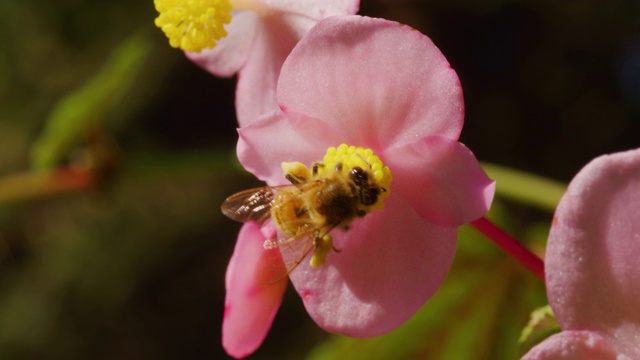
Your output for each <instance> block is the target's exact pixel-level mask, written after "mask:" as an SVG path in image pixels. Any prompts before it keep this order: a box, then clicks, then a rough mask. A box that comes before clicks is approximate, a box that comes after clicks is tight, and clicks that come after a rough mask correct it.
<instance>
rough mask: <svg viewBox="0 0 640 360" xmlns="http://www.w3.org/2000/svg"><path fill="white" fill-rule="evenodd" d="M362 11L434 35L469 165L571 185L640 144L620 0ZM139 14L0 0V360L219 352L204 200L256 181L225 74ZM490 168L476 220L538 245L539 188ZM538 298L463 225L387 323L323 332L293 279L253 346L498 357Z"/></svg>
mask: <svg viewBox="0 0 640 360" xmlns="http://www.w3.org/2000/svg"><path fill="white" fill-rule="evenodd" d="M360 13H361V14H363V15H369V16H377V17H384V18H387V19H391V20H396V21H400V22H403V23H406V24H409V25H411V26H413V27H415V28H417V29H418V30H420V31H422V32H423V33H425V34H427V35H428V36H430V37H431V38H432V39H433V40H434V42H435V43H436V45H438V47H439V48H440V49H441V50H442V52H443V53H444V54H445V55H446V56H447V58H448V59H449V61H450V62H451V64H452V66H453V68H454V69H456V70H457V71H458V74H459V76H460V78H461V81H462V84H463V88H464V91H465V100H466V123H465V129H464V130H463V134H462V138H461V141H462V142H464V143H465V144H466V145H467V146H468V147H469V148H471V149H472V150H473V151H474V153H475V154H476V156H477V157H478V159H480V160H481V161H483V162H488V163H493V164H499V165H503V166H507V167H511V168H515V169H520V170H524V171H527V172H531V173H535V174H538V175H542V176H545V177H548V178H551V179H555V180H558V181H561V182H564V183H567V182H568V181H569V180H570V179H571V178H572V176H573V175H574V174H575V173H576V172H577V171H578V170H579V169H580V168H581V167H582V166H583V165H584V164H586V163H587V162H588V161H589V160H590V159H591V158H593V157H595V156H598V155H601V154H604V153H610V152H615V151H621V150H626V149H631V148H635V147H638V146H639V145H640V36H639V35H640V3H639V2H637V1H635V0H634V1H612V2H601V1H598V0H573V1H552V0H543V1H517V0H511V1H509V0H484V1H424V0H423V1H419V0H411V1H409V0H404V1H401V0H393V1H390V0H387V1H384V0H363V1H362V4H361V12H360ZM155 16H156V14H155V10H154V7H153V2H152V1H150V0H149V1H145V2H143V1H135V2H131V1H125V0H110V1H97V0H94V1H89V0H57V1H50V2H42V1H36V0H0V25H2V27H1V28H0V29H1V30H0V31H1V32H0V99H1V101H0V104H1V106H0V358H1V359H42V358H47V359H76V358H77V359H86V358H91V359H176V358H182V359H205V358H206V359H211V358H225V357H226V354H225V352H224V350H223V349H222V346H221V344H220V327H221V322H222V311H223V304H224V271H225V268H226V264H227V261H228V259H229V257H230V255H231V253H232V251H233V246H234V243H235V237H236V234H237V231H238V229H239V226H240V225H239V224H236V223H233V222H232V221H230V220H228V219H225V218H223V217H222V215H221V214H220V211H219V205H220V204H221V202H222V200H223V199H224V198H225V197H226V196H228V195H229V194H231V193H233V192H235V191H238V190H240V189H244V188H247V187H250V186H256V185H258V184H259V183H258V182H257V181H256V180H255V179H253V178H252V177H251V176H250V175H248V174H246V173H245V172H244V171H243V170H242V169H241V168H240V167H239V165H237V163H236V160H235V153H234V146H235V142H236V138H237V135H236V132H235V126H236V124H235V115H234V108H233V93H234V85H235V80H234V79H217V78H214V77H213V76H210V75H209V74H208V73H206V72H204V71H203V70H201V69H200V68H198V67H196V66H195V65H193V64H192V63H190V62H189V61H188V60H186V59H185V57H184V56H183V54H182V53H181V52H179V51H177V50H174V49H172V48H170V47H169V46H168V42H167V40H166V39H165V38H164V36H163V34H162V33H161V32H160V31H159V30H158V29H156V28H155V27H154V25H153V19H154V18H155ZM52 169H63V170H52ZM64 169H71V170H72V172H71V173H59V172H58V171H64ZM87 169H89V170H90V171H89V172H87ZM51 171H54V173H51ZM64 174H67V175H69V174H72V176H66V177H65V176H64ZM78 174H79V175H78ZM83 174H84V175H83ZM53 175H56V176H57V177H55V176H54V177H52V176H53ZM87 175H90V177H87ZM495 176H496V178H497V180H498V187H499V190H500V192H499V196H498V198H497V200H496V202H495V204H494V207H493V209H492V211H491V214H490V215H491V217H492V218H493V219H494V220H495V221H496V222H498V223H500V224H502V225H503V226H504V227H505V229H506V230H508V231H509V232H511V233H512V234H513V235H514V236H516V237H518V238H520V239H522V240H523V241H525V242H526V243H527V245H528V246H529V247H531V248H532V249H533V250H534V251H536V252H538V253H539V254H543V251H544V250H543V249H544V242H545V239H546V234H547V231H548V224H549V221H550V219H551V216H552V213H551V211H550V210H549V209H548V207H549V206H547V207H545V206H540V205H539V204H537V203H536V202H535V201H526V200H525V201H522V199H521V200H520V201H517V200H513V198H512V197H510V196H508V195H509V194H508V192H507V191H504V189H505V188H507V187H509V186H511V187H514V186H515V187H516V188H518V187H523V186H521V183H519V182H517V183H514V182H513V180H512V179H511V178H508V177H504V178H502V177H501V176H502V175H501V174H496V175H495ZM52 179H54V180H55V181H54V180H52ZM501 179H504V180H503V181H502V182H501ZM510 182H511V183H510ZM520 190H521V191H522V192H528V193H529V194H532V196H533V197H536V196H539V197H545V196H547V195H549V194H545V193H541V192H545V190H544V189H543V188H537V187H535V186H529V187H525V188H524V189H520ZM503 195H504V196H503ZM549 196H550V197H551V201H557V193H554V194H551V195H549ZM554 199H555V200H554ZM527 202H528V203H527ZM545 303H546V298H545V294H544V287H543V284H541V282H540V281H538V280H537V279H535V278H534V277H533V276H532V275H530V274H528V273H527V272H526V271H525V270H524V269H523V268H522V267H521V266H520V265H519V264H518V263H516V262H514V261H513V260H511V259H510V258H508V257H507V256H505V255H504V254H503V253H501V252H500V251H499V250H497V248H496V247H495V246H494V245H493V244H492V243H490V242H489V241H487V240H486V239H484V238H482V237H481V236H479V235H478V234H477V233H476V232H475V231H474V230H472V229H469V228H462V229H461V232H460V246H459V251H458V254H457V257H456V261H455V264H454V267H453V269H452V271H451V274H450V276H449V277H448V278H447V280H446V282H445V284H444V285H443V287H442V290H441V291H440V292H438V294H436V296H435V297H434V298H433V299H431V300H430V301H429V302H428V303H427V304H426V305H425V306H424V308H423V309H422V310H421V312H420V313H419V314H418V315H417V316H416V317H414V318H413V319H412V320H411V321H410V322H409V323H407V324H406V325H405V326H403V327H402V328H400V329H398V330H397V331H395V332H393V333H391V334H389V335H387V336H384V337H380V338H376V339H367V340H354V339H347V338H343V337H337V336H332V335H330V334H327V333H325V332H324V331H322V330H320V329H319V328H318V327H317V326H316V325H315V324H314V323H313V322H312V321H311V320H310V319H309V317H308V315H307V314H306V312H305V310H304V308H303V306H302V304H301V301H300V299H299V298H298V296H297V294H296V293H295V292H294V291H293V290H292V289H289V291H288V292H287V295H286V297H285V301H284V303H283V306H282V308H281V310H280V312H279V314H278V315H277V317H276V320H275V322H274V325H273V328H272V330H271V332H270V333H269V335H268V337H267V339H266V340H265V342H264V344H263V346H262V347H261V348H260V349H259V350H258V351H257V352H256V353H255V354H254V355H253V358H256V359H267V358H284V359H287V358H288V359H298V358H303V357H310V358H313V359H333V358H349V359H355V358H366V359H377V358H379V359H385V358H401V359H415V358H425V359H513V358H517V357H518V356H519V354H520V353H521V351H524V348H519V345H518V343H517V339H518V336H519V333H520V330H521V329H522V328H523V327H524V326H525V325H526V322H527V320H528V317H529V313H530V312H531V311H532V310H533V309H534V308H536V307H539V306H542V305H544V304H545Z"/></svg>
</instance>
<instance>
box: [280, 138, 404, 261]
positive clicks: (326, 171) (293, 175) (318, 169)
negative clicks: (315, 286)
mask: <svg viewBox="0 0 640 360" xmlns="http://www.w3.org/2000/svg"><path fill="white" fill-rule="evenodd" d="M281 167H282V171H283V172H284V174H285V177H286V178H287V179H288V180H289V181H290V182H291V183H292V184H296V185H300V186H302V187H301V189H302V188H304V184H305V183H307V182H309V181H314V180H319V179H326V180H332V181H336V182H337V184H343V185H344V186H346V187H348V188H349V189H352V191H353V196H360V195H362V194H363V193H364V194H369V196H370V199H371V200H373V197H374V196H375V199H376V200H377V201H376V202H375V203H374V204H372V205H368V204H369V203H368V202H364V201H362V200H363V199H365V197H364V196H363V199H360V201H358V202H357V203H356V204H353V205H354V206H356V208H355V209H353V210H354V211H353V213H352V214H353V215H349V216H347V217H346V218H344V219H341V220H343V221H342V222H341V223H340V224H339V225H337V224H334V223H333V224H331V225H333V226H337V227H340V228H343V229H347V228H348V227H349V225H350V224H351V221H352V220H354V219H355V218H356V217H361V216H364V215H366V214H368V213H370V212H371V211H373V210H376V209H382V208H383V207H384V202H383V201H382V200H383V199H384V198H386V197H387V196H389V194H390V193H391V181H392V180H393V177H392V176H391V171H390V170H389V167H388V166H385V165H384V164H383V163H382V161H381V160H380V158H379V157H378V156H376V155H374V154H373V151H372V150H371V149H365V148H363V147H356V146H348V145H346V144H341V145H340V146H338V147H337V148H336V147H330V148H328V149H327V153H326V154H325V156H324V158H323V159H322V162H316V163H314V164H313V165H312V167H311V168H308V167H307V166H305V165H304V164H303V163H301V162H297V161H295V162H283V163H282V165H281ZM356 167H359V168H361V169H362V170H364V171H362V172H355V175H356V176H354V174H352V170H353V169H354V168H356ZM363 180H364V181H363ZM338 193H340V192H338ZM372 193H373V194H374V195H371V194H372ZM284 194H287V193H284ZM293 195H296V196H304V195H301V194H298V193H297V192H296V193H293ZM293 195H292V194H289V196H293ZM311 195H312V196H315V190H314V191H313V193H312V194H311ZM278 196H283V195H278ZM325 200H326V199H325ZM315 201H316V199H314V198H311V199H308V198H307V199H305V202H304V203H305V204H307V206H308V204H315ZM287 204H294V203H293V202H290V201H289V199H287ZM365 204H366V205H365ZM347 206H348V205H347ZM284 209H285V207H281V208H279V211H280V212H282V211H283V210H284ZM291 210H292V213H291V214H287V215H286V216H284V217H285V218H293V219H296V218H299V217H300V215H298V212H299V211H300V208H299V207H297V206H293V207H291ZM306 210H307V211H305V212H301V214H302V213H304V214H306V216H309V217H311V219H313V217H314V214H315V211H314V209H313V208H311V207H307V209H306ZM332 210H333V209H325V211H326V212H332ZM356 214H357V215H356ZM272 216H273V215H272ZM277 218H282V214H279V216H278V217H277ZM334 220H335V219H334ZM294 223H295V222H292V223H291V224H294ZM291 224H287V228H290V227H291ZM320 224H321V225H320V227H319V228H318V229H320V230H321V229H322V228H323V227H324V226H325V225H326V223H323V221H322V220H321V221H320ZM290 230H291V229H290ZM285 232H286V230H285ZM299 232H300V230H299V229H293V230H292V231H290V234H289V235H293V234H298V233H299ZM315 236H316V237H315V238H314V242H313V245H314V248H313V255H312V256H311V260H310V265H311V267H314V268H315V267H318V266H322V265H324V264H325V261H326V258H327V255H328V254H329V253H330V252H331V250H332V249H334V247H333V238H332V237H331V235H330V234H318V233H317V232H316V234H315Z"/></svg>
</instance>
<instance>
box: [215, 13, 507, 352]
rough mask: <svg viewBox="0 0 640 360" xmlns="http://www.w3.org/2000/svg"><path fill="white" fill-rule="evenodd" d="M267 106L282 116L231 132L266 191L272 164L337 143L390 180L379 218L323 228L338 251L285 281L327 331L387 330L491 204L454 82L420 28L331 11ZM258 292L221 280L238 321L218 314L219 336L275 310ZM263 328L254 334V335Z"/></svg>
mask: <svg viewBox="0 0 640 360" xmlns="http://www.w3.org/2000/svg"><path fill="white" fill-rule="evenodd" d="M277 99H278V104H279V108H280V109H279V110H276V111H274V112H272V113H270V114H266V115H264V116H262V117H261V118H260V119H258V120H257V121H256V122H253V123H252V124H250V125H248V126H245V127H241V128H240V129H239V130H238V131H239V134H240V140H239V142H238V149H237V150H238V157H239V159H240V161H241V163H242V164H243V165H244V166H245V168H246V169H248V170H249V171H251V172H252V173H253V174H255V175H256V176H257V177H258V178H260V179H261V180H264V181H266V182H267V184H268V185H272V186H273V185H280V184H286V183H287V181H286V180H285V178H284V175H283V173H282V170H281V163H282V162H285V161H286V162H289V161H299V162H302V163H304V164H307V165H310V164H312V163H313V162H315V161H318V160H322V157H323V155H324V154H325V151H326V150H327V148H329V147H331V146H337V145H339V144H341V143H346V144H350V145H355V146H362V147H366V148H370V149H372V150H373V151H374V153H375V154H376V155H378V156H379V157H380V159H381V160H382V161H383V162H384V163H385V165H387V166H388V167H389V168H390V170H391V173H392V174H393V182H392V183H391V188H390V189H389V191H390V194H389V196H388V198H386V199H385V200H384V205H385V207H384V209H381V210H375V211H373V212H371V213H370V214H367V215H365V216H364V217H363V218H361V219H356V220H355V221H354V222H353V223H352V224H351V228H350V229H349V230H347V231H343V230H334V231H332V232H331V234H332V235H333V240H334V245H335V247H336V248H337V249H340V250H341V251H340V252H339V253H336V252H331V253H329V255H328V256H327V258H326V265H325V266H320V267H317V268H312V267H311V266H310V264H309V261H308V260H304V261H302V262H301V263H300V265H299V266H298V267H297V268H296V269H295V270H293V272H291V274H290V279H291V281H292V283H293V285H294V287H295V288H296V290H297V291H298V293H299V294H300V296H301V297H302V299H303V301H304V304H305V306H306V309H307V311H308V312H309V314H310V315H311V317H312V318H313V319H314V320H315V321H316V322H317V323H318V325H319V326H321V327H322V328H324V329H325V330H328V331H331V332H335V333H340V334H345V335H349V336H354V337H371V336H377V335H381V334H384V333H387V332H389V331H391V330H393V329H395V328H397V327H398V326H400V325H401V324H402V323H404V322H405V321H407V320H408V319H409V318H410V317H411V316H412V315H413V314H414V313H415V312H416V311H417V310H418V309H419V308H420V307H421V306H422V305H423V304H424V303H425V302H426V301H427V300H428V299H429V298H430V297H431V296H432V295H433V294H434V293H435V292H436V291H437V289H438V288H439V287H440V285H441V284H442V282H443V280H444V278H445V276H446V274H447V272H448V270H449V268H450V266H451V263H452V261H453V258H454V252H455V247H456V238H457V229H456V227H457V226H459V225H462V224H465V223H467V222H469V221H471V220H474V219H476V218H478V217H480V216H482V215H483V214H484V213H485V212H486V211H487V210H488V208H489V206H490V204H491V201H492V198H493V193H494V187H495V184H494V182H493V181H492V180H490V179H489V178H488V177H487V175H486V174H485V173H484V171H483V170H482V169H481V167H480V166H479V164H478V162H477V160H476V159H475V157H474V156H473V154H472V152H471V151H470V150H469V149H468V148H466V147H465V146H464V145H462V144H461V143H459V142H458V141H457V140H458V137H459V134H460V131H461V129H462V125H463V116H464V104H463V97H462V89H461V87H460V83H459V80H458V77H457V75H456V73H455V71H454V70H453V69H451V67H450V66H449V64H448V62H447V60H446V59H445V58H444V56H443V55H442V53H440V51H439V50H438V49H437V48H436V46H435V45H434V44H433V43H432V42H431V40H430V39H429V38H427V37H426V36H424V35H423V34H421V33H420V32H418V31H416V30H414V29H412V28H410V27H408V26H405V25H401V24H398V23H396V22H391V21H387V20H382V19H372V18H366V17H360V16H339V17H331V18H328V19H326V20H324V21H322V22H320V23H319V24H318V25H316V27H314V28H313V29H312V30H311V31H310V32H309V33H308V34H307V35H306V36H305V37H304V38H303V39H302V40H301V41H300V43H299V44H298V45H297V46H296V47H295V48H294V49H293V51H292V53H291V55H290V56H289V58H288V59H287V60H286V61H285V63H284V65H283V67H282V72H281V74H280V79H279V81H278V86H277ZM248 229H253V230H252V231H251V232H250V231H249V230H248ZM251 233H253V234H257V230H255V225H254V224H245V225H244V228H243V230H242V231H241V233H240V235H239V239H238V245H237V248H236V250H235V251H236V252H235V254H234V258H233V259H232V261H231V264H230V268H236V267H237V266H239V264H250V263H251V262H252V261H255V260H253V259H251V258H249V257H247V258H245V257H244V255H243V254H242V251H243V250H242V248H243V247H244V246H251V247H255V248H256V249H258V248H260V247H261V246H262V244H261V240H259V239H255V240H247V239H246V238H247V237H249V236H252V235H250V234H251ZM262 240H264V238H263V239H262ZM245 244H246V245H245ZM263 251H264V250H263ZM286 260H287V259H285V261H286ZM289 260H291V259H289ZM250 271H254V270H250ZM256 283H259V281H258V280H255V279H254V281H253V282H252V281H250V280H248V281H246V282H238V283H232V282H229V283H228V286H229V288H228V292H227V302H226V303H227V305H228V307H229V308H231V309H232V310H233V311H237V312H238V313H241V314H244V316H245V318H244V319H242V318H241V317H240V316H238V317H232V315H231V314H230V312H227V313H226V314H227V315H228V316H226V317H225V319H224V329H225V331H224V337H225V338H226V339H228V338H229V337H230V336H231V335H230V334H229V333H228V332H226V329H227V327H231V326H232V325H230V324H229V323H230V322H235V321H249V320H248V319H249V318H252V317H263V318H264V317H265V316H266V315H265V314H271V313H272V312H273V311H275V310H274V309H275V308H277V306H278V302H277V301H275V299H279V297H278V296H277V295H276V294H275V291H274V294H273V296H272V297H270V298H269V299H268V300H264V301H269V302H270V303H271V305H272V307H269V308H268V309H267V308H265V307H260V308H257V309H256V308H253V307H250V306H245V305H243V304H245V303H246V301H247V300H246V299H244V298H243V296H252V295H247V294H248V293H250V292H249V290H246V289H251V288H253V287H254V285H255V284H256ZM236 287H237V288H236ZM281 296H282V295H281V294H280V297H281ZM261 324H262V325H264V326H267V327H268V326H269V324H267V323H266V322H262V323H261ZM267 330H268V328H267V329H265V328H259V327H258V326H255V327H253V331H254V334H258V335H255V337H260V338H262V337H263V336H264V334H265V333H266V331H267ZM247 341H248V340H247ZM242 342H243V339H236V341H235V343H236V344H239V343H242ZM225 348H226V349H227V351H228V352H229V353H230V354H233V353H234V349H230V348H229V347H227V346H225Z"/></svg>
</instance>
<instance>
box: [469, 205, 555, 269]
mask: <svg viewBox="0 0 640 360" xmlns="http://www.w3.org/2000/svg"><path fill="white" fill-rule="evenodd" d="M471 226H473V227H474V228H476V230H478V231H479V232H481V233H482V234H484V235H485V236H486V237H488V238H489V239H490V240H491V241H493V242H494V243H496V245H498V246H499V247H500V248H501V249H502V250H504V251H505V252H506V253H507V254H509V255H511V256H513V257H514V258H516V260H518V261H520V263H522V265H524V266H525V267H526V268H527V269H529V271H531V272H532V273H533V274H534V275H535V276H537V277H538V278H540V280H542V281H544V262H543V261H542V260H541V259H540V258H539V257H537V256H536V255H534V254H533V253H532V252H531V251H529V250H528V249H527V248H525V247H524V246H522V244H520V243H519V242H518V241H517V240H516V239H514V238H512V237H511V235H509V234H507V233H506V232H505V231H504V230H502V229H501V228H499V227H498V226H497V225H496V224H494V223H492V222H491V221H489V220H488V219H487V218H485V217H481V218H480V219H478V220H474V221H472V222H471Z"/></svg>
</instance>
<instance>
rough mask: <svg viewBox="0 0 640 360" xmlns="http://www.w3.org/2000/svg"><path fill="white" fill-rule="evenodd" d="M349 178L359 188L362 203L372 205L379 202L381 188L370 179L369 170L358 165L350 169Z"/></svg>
mask: <svg viewBox="0 0 640 360" xmlns="http://www.w3.org/2000/svg"><path fill="white" fill-rule="evenodd" d="M349 178H350V179H351V181H353V183H354V185H355V186H356V189H357V194H358V198H359V199H360V203H362V205H364V206H371V205H374V204H375V203H376V202H378V195H380V192H381V189H380V187H379V186H378V184H376V183H375V181H370V179H371V177H370V176H369V172H368V171H366V170H364V169H363V168H361V167H359V166H356V167H354V168H353V169H351V171H349Z"/></svg>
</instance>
